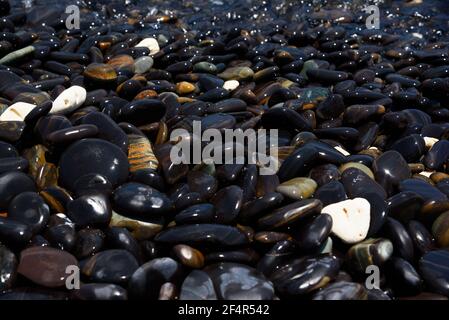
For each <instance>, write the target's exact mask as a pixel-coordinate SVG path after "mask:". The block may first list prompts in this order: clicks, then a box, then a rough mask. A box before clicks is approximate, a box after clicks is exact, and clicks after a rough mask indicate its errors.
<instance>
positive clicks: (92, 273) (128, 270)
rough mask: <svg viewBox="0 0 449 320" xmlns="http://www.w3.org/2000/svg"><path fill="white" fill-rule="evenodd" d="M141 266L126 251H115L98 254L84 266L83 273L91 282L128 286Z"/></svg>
mask: <svg viewBox="0 0 449 320" xmlns="http://www.w3.org/2000/svg"><path fill="white" fill-rule="evenodd" d="M138 267H139V264H138V263H137V260H136V258H134V256H133V255H132V254H131V253H129V252H128V251H126V250H121V249H113V250H105V251H101V252H99V253H97V254H96V255H94V256H93V257H91V258H89V259H88V260H87V261H86V262H85V263H84V264H83V266H82V268H81V272H82V273H83V275H85V276H86V277H87V278H88V279H89V281H91V282H101V283H113V284H118V285H126V284H127V283H128V281H129V279H130V278H131V276H132V274H133V273H134V272H135V271H136V270H137V268H138Z"/></svg>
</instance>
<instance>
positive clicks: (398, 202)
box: [387, 191, 424, 223]
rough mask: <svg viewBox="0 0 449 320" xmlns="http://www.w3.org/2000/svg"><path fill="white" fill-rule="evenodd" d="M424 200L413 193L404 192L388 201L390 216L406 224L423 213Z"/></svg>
mask: <svg viewBox="0 0 449 320" xmlns="http://www.w3.org/2000/svg"><path fill="white" fill-rule="evenodd" d="M423 202H424V201H423V198H422V197H421V196H420V195H419V194H417V193H415V192H413V191H403V192H399V193H397V194H395V195H394V196H392V197H390V198H388V199H387V211H388V215H389V216H391V217H392V218H394V219H396V220H398V221H401V222H403V223H406V222H408V221H410V220H412V219H414V218H415V217H416V216H417V215H418V213H419V212H420V211H421V207H422V205H423Z"/></svg>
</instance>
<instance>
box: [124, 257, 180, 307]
mask: <svg viewBox="0 0 449 320" xmlns="http://www.w3.org/2000/svg"><path fill="white" fill-rule="evenodd" d="M181 273H182V266H181V265H180V264H179V263H178V262H176V261H175V260H173V259H172V258H168V257H165V258H157V259H153V260H151V261H149V262H147V263H145V264H143V265H141V266H140V267H139V268H138V269H137V270H136V271H135V272H134V273H133V275H132V277H131V279H130V280H129V283H128V292H129V296H130V297H131V298H134V299H157V297H158V296H159V292H160V288H161V286H162V285H163V284H164V283H167V282H177V281H178V280H179V278H180V277H181Z"/></svg>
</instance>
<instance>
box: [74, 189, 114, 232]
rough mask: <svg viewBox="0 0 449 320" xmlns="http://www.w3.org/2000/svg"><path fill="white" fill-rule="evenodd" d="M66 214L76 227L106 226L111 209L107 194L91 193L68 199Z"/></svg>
mask: <svg viewBox="0 0 449 320" xmlns="http://www.w3.org/2000/svg"><path fill="white" fill-rule="evenodd" d="M67 216H68V217H69V218H70V220H72V221H73V222H74V223H75V224H76V226H78V227H87V226H91V227H98V226H106V225H108V224H109V221H110V220H111V216H112V209H111V205H110V203H109V199H108V198H107V196H105V195H103V194H101V193H93V194H90V195H84V196H81V197H79V198H77V199H75V200H72V201H70V202H69V203H68V204H67Z"/></svg>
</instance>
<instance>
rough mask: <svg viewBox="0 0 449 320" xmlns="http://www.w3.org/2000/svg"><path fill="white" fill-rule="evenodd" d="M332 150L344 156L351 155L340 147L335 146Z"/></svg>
mask: <svg viewBox="0 0 449 320" xmlns="http://www.w3.org/2000/svg"><path fill="white" fill-rule="evenodd" d="M334 149H335V150H337V151H338V152H340V153H342V154H343V155H344V156H350V155H351V154H350V153H349V152H348V151H346V150H345V149H343V148H342V147H340V146H335V147H334Z"/></svg>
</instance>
